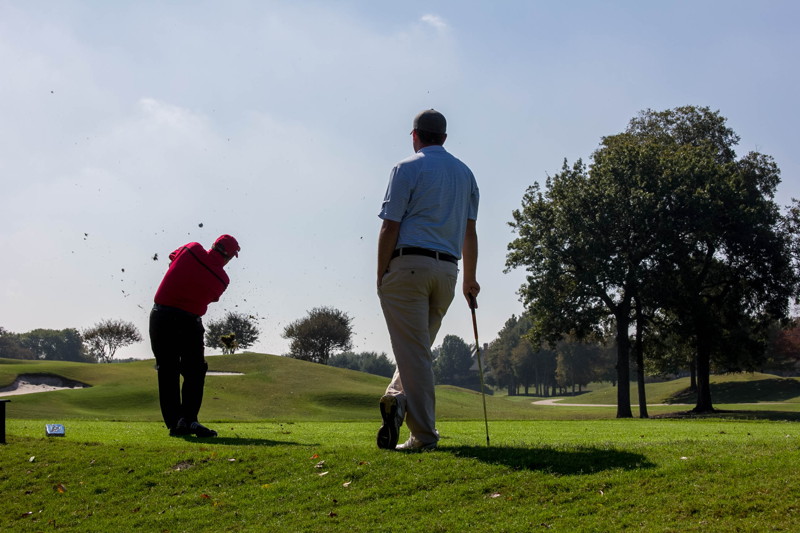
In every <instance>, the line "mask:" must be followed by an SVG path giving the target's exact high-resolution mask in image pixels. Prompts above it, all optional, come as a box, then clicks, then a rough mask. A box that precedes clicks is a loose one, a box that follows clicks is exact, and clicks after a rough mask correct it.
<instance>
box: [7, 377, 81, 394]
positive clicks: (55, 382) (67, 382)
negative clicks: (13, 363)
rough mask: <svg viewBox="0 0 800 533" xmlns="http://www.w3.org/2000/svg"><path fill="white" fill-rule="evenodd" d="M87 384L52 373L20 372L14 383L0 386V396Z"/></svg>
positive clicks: (74, 387) (71, 387)
mask: <svg viewBox="0 0 800 533" xmlns="http://www.w3.org/2000/svg"><path fill="white" fill-rule="evenodd" d="M88 386H89V385H87V384H86V383H81V382H80V381H75V380H72V379H67V378H64V377H61V376H55V375H53V374H20V375H19V376H17V379H16V380H15V381H14V383H12V384H11V385H9V386H8V387H3V388H0V396H17V395H20V394H32V393H36V392H50V391H54V390H64V389H84V388H86V387H88Z"/></svg>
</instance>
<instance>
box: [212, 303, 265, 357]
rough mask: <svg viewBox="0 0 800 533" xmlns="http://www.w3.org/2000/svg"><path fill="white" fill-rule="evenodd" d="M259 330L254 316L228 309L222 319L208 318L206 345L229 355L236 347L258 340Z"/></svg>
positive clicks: (246, 345) (245, 345) (247, 346)
mask: <svg viewBox="0 0 800 533" xmlns="http://www.w3.org/2000/svg"><path fill="white" fill-rule="evenodd" d="M260 334H261V332H260V331H259V329H258V326H257V325H256V317H254V316H253V315H245V314H243V313H234V312H233V311H229V312H228V313H226V314H225V318H223V319H222V320H210V321H209V322H208V324H206V336H205V343H206V346H210V347H211V348H218V349H221V350H222V353H223V354H225V355H231V354H233V353H235V352H236V350H237V349H238V348H241V349H245V348H249V347H251V346H252V345H254V344H255V343H256V341H258V336H259V335H260Z"/></svg>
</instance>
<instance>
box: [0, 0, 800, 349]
mask: <svg viewBox="0 0 800 533" xmlns="http://www.w3.org/2000/svg"><path fill="white" fill-rule="evenodd" d="M798 15H800V3H798V2H795V1H777V0H776V1H766V0H765V1H755V0H753V1H747V2H744V1H735V0H716V1H712V0H706V1H704V0H692V1H674V2H670V1H666V0H665V1H659V2H655V1H653V2H643V1H641V0H630V1H603V2H601V1H597V2H588V1H555V0H553V1H547V2H545V1H534V0H530V1H505V2H504V1H498V0H494V1H491V2H490V1H486V2H470V1H463V0H458V1H426V2H419V1H413V0H412V1H404V2H376V1H372V0H364V1H341V2H338V1H332V0H331V1H321V0H320V1H306V0H294V1H235V0H232V1H227V2H190V1H169V2H166V1H165V2H148V1H135V2H134V1H130V2H125V1H121V0H116V1H113V2H106V1H83V2H79V1H61V0H59V1H55V0H53V1H36V0H20V1H6V0H0V72H2V78H1V80H0V179H2V192H1V193H0V223H1V224H2V231H0V249H2V250H3V256H4V260H3V266H2V270H1V271H0V272H2V276H0V326H3V327H5V328H6V329H8V330H10V331H14V332H19V333H21V332H25V331H29V330H31V329H35V328H53V329H62V328H68V327H74V328H78V329H84V328H86V327H89V326H91V325H93V324H94V323H95V322H97V321H99V320H101V319H104V318H121V319H124V320H129V321H132V322H133V323H135V324H136V325H137V326H138V327H139V328H140V329H141V331H142V333H143V335H144V336H145V339H147V319H148V313H149V309H150V307H151V306H152V296H153V293H154V292H155V289H156V287H157V286H158V283H159V282H160V280H161V277H162V275H163V273H164V271H165V269H166V268H167V264H168V259H167V256H168V254H169V253H170V252H171V251H172V250H174V249H175V248H177V247H178V246H180V245H182V244H185V243H186V242H190V241H198V242H201V243H203V244H204V245H206V246H208V245H210V244H211V243H212V242H213V240H214V239H215V238H216V237H217V236H218V235H219V234H221V233H230V234H232V235H235V236H236V237H237V238H238V239H239V242H240V244H241V246H242V252H241V254H240V258H239V259H238V260H236V261H233V262H232V263H231V264H230V265H229V268H228V272H229V273H230V276H231V278H232V284H231V286H230V288H229V289H228V291H227V292H226V293H225V295H224V296H223V298H222V300H221V301H220V302H219V303H217V304H213V305H212V306H211V308H210V310H209V313H208V315H206V316H207V320H208V319H214V318H221V317H222V316H223V315H224V313H225V312H226V311H227V310H236V311H239V312H244V313H250V314H253V315H255V316H257V317H258V318H259V320H258V322H259V325H260V327H261V329H262V332H263V333H262V336H261V340H260V342H259V343H258V345H257V346H255V347H254V349H255V350H257V351H263V352H268V353H277V354H281V353H285V352H286V351H287V350H288V342H287V341H286V340H285V339H283V338H282V337H281V332H282V331H283V328H284V327H285V326H286V324H288V323H289V322H291V321H293V320H295V319H298V318H301V317H303V316H305V314H306V311H307V310H309V309H311V308H313V307H317V306H323V305H328V306H334V307H337V308H339V309H341V310H343V311H345V312H347V313H349V314H350V315H351V316H352V317H353V319H354V320H353V326H354V330H355V337H354V340H355V349H356V350H357V351H367V350H370V351H378V352H382V351H383V352H387V353H388V354H390V355H391V349H390V345H389V341H388V334H387V333H386V329H385V324H384V322H383V317H382V315H381V311H380V306H379V303H378V299H377V296H376V292H375V254H376V244H377V231H378V228H379V226H380V220H379V219H378V217H377V214H378V211H379V208H380V203H381V200H382V198H383V193H384V191H385V187H386V182H387V178H388V176H389V171H390V169H391V167H392V166H393V165H394V164H395V163H396V162H397V161H398V160H400V159H402V158H404V157H406V156H408V155H410V154H411V151H412V148H411V139H410V137H409V135H408V133H409V131H410V130H411V121H412V118H413V116H414V115H415V114H416V113H417V112H418V111H420V110H422V109H425V108H430V107H434V108H436V109H438V110H440V111H442V112H443V113H444V114H445V115H446V117H447V118H448V121H449V128H448V130H449V138H448V141H447V143H446V145H445V147H446V148H447V149H448V150H449V151H450V152H452V153H453V154H454V155H456V156H457V157H459V158H461V159H462V160H464V161H465V162H466V163H467V164H468V165H470V166H471V167H472V169H473V171H474V173H475V176H476V178H477V180H478V184H479V186H480V188H481V208H480V212H479V216H478V235H479V239H480V262H479V270H478V274H479V281H480V283H481V285H482V287H483V292H482V293H481V297H480V298H479V301H480V305H481V307H480V309H479V311H478V317H479V328H480V334H481V341H487V342H488V341H490V340H492V339H493V338H494V337H495V335H496V333H497V331H498V330H499V329H500V328H501V327H502V325H503V323H504V322H505V320H506V319H508V318H509V317H510V316H511V315H512V314H513V313H516V314H519V312H520V311H521V309H522V306H521V304H520V303H519V301H518V297H517V294H516V291H517V289H518V288H519V286H520V284H521V283H522V282H523V281H524V273H523V272H520V271H516V272H512V273H510V274H504V273H503V268H504V262H505V254H506V246H507V244H508V242H509V241H510V240H511V239H512V238H513V234H512V233H511V231H510V228H509V227H508V225H507V222H508V221H509V220H511V212H512V210H513V209H515V208H517V207H519V206H520V201H521V199H522V195H523V193H524V192H525V190H526V188H527V187H528V186H529V185H531V184H532V183H533V182H535V181H543V180H544V179H545V178H546V176H547V175H548V174H554V173H556V172H558V171H559V170H560V168H561V165H562V162H563V160H564V158H567V159H568V160H569V161H570V162H572V161H574V160H576V159H578V158H583V159H584V160H586V161H588V160H589V159H590V157H591V154H592V152H593V151H594V150H595V149H596V148H597V147H598V145H599V142H600V139H601V137H602V136H605V135H611V134H615V133H618V132H620V131H622V130H623V129H624V128H625V126H626V124H627V122H628V121H629V120H630V119H631V118H632V117H633V116H635V115H636V114H637V113H638V112H639V111H640V110H644V109H648V108H651V109H656V110H663V109H668V108H672V107H676V106H680V105H687V104H691V105H698V106H709V107H711V108H712V109H714V110H719V111H720V112H721V114H722V115H723V116H725V117H727V118H728V125H729V126H730V127H732V128H733V129H734V130H735V131H736V132H737V133H738V134H739V135H740V136H741V138H742V141H741V143H740V145H739V147H738V153H739V154H740V155H743V154H744V153H746V152H748V151H751V150H758V151H761V152H763V153H766V154H769V155H772V156H773V157H774V158H775V159H776V161H777V163H778V165H779V166H780V168H781V170H782V175H783V183H782V185H781V186H780V189H779V195H778V201H779V203H780V204H781V205H787V204H789V202H790V200H791V198H792V197H798V196H800V186H799V185H798V181H797V174H798V170H800V156H798V144H799V143H798V141H800V135H798V125H800V116H798V105H797V98H798V96H797V95H798V92H799V91H798V77H799V75H798V69H797V67H796V63H797V58H798V57H800V46H799V45H800V38H799V37H798V31H797V27H798V23H800V16H798ZM201 225H202V227H201ZM155 254H158V260H157V261H154V260H153V257H154V255H155ZM447 334H454V335H458V336H460V337H462V338H464V339H466V340H468V341H471V340H472V325H471V319H470V314H469V310H468V308H467V307H466V304H465V303H463V300H462V299H460V298H458V297H457V299H456V301H455V302H454V304H453V307H451V309H450V312H449V313H448V315H447V317H446V318H445V321H444V323H443V326H442V330H441V333H440V337H439V339H438V340H437V344H438V343H439V342H441V340H442V338H443V337H444V335H447ZM209 353H213V352H209ZM121 355H122V356H123V357H127V356H134V357H150V356H151V354H150V349H149V342H148V341H147V340H146V341H145V342H144V343H141V344H137V345H135V346H133V347H131V348H128V349H126V350H124V352H123V353H122V354H121Z"/></svg>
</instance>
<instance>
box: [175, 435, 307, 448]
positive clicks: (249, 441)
mask: <svg viewBox="0 0 800 533" xmlns="http://www.w3.org/2000/svg"><path fill="white" fill-rule="evenodd" d="M176 438H179V439H183V440H185V441H186V442H195V443H197V444H221V445H223V446H300V445H301V444H300V443H299V442H291V441H281V440H270V439H253V438H246V437H210V438H202V439H201V438H198V437H195V436H193V435H182V436H180V437H176ZM302 445H303V446H306V444H305V443H303V444H302ZM313 446H316V445H315V444H313Z"/></svg>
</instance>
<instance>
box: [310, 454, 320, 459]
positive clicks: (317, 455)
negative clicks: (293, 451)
mask: <svg viewBox="0 0 800 533" xmlns="http://www.w3.org/2000/svg"><path fill="white" fill-rule="evenodd" d="M309 459H319V454H318V453H315V454H314V455H312V456H311V457H309Z"/></svg>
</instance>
